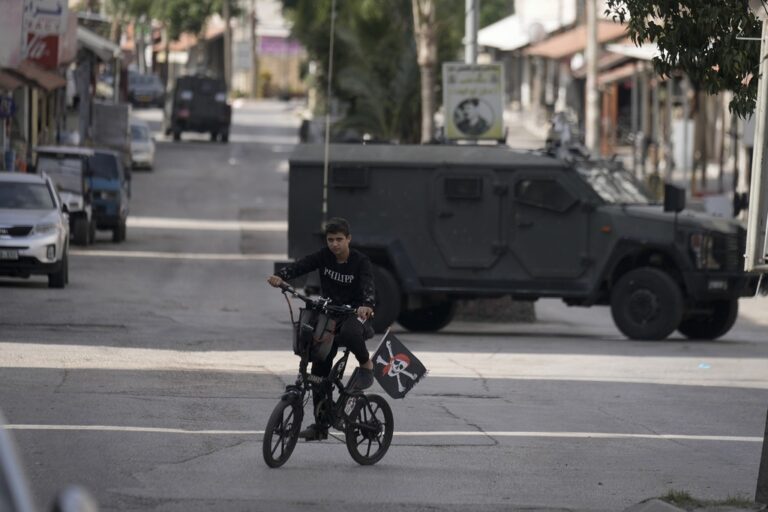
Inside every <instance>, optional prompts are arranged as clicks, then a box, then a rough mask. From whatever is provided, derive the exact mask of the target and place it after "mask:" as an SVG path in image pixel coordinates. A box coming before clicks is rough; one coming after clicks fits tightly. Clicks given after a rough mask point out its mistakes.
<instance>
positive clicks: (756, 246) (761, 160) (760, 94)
mask: <svg viewBox="0 0 768 512" xmlns="http://www.w3.org/2000/svg"><path fill="white" fill-rule="evenodd" d="M749 7H750V9H751V10H752V12H753V13H754V14H755V15H756V16H757V17H758V18H759V19H760V20H761V21H762V22H763V32H762V38H761V42H760V74H759V75H758V76H759V77H760V78H759V79H758V82H757V106H756V108H755V113H754V116H755V145H754V148H755V153H754V157H753V159H752V182H751V183H750V186H749V213H748V217H747V247H746V254H745V258H744V269H745V270H746V271H747V272H751V271H761V272H766V271H768V263H767V262H766V254H765V253H766V223H767V222H768V218H767V217H768V159H766V157H765V145H766V144H768V127H767V126H766V124H768V60H767V59H766V58H765V56H766V53H768V11H766V7H765V6H764V5H763V3H762V1H759V0H750V2H749Z"/></svg>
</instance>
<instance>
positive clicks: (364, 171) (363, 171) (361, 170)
mask: <svg viewBox="0 0 768 512" xmlns="http://www.w3.org/2000/svg"><path fill="white" fill-rule="evenodd" d="M369 179H370V169H368V168H367V167H333V168H332V169H331V184H332V185H333V186H334V187H336V188H367V187H368V183H369Z"/></svg>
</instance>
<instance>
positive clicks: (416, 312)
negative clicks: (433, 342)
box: [397, 300, 456, 332]
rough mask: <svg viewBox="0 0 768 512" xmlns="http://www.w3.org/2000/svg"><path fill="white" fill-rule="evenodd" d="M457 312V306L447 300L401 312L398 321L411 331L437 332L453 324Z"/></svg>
mask: <svg viewBox="0 0 768 512" xmlns="http://www.w3.org/2000/svg"><path fill="white" fill-rule="evenodd" d="M455 312H456V304H455V303H454V302H453V301H450V300H447V301H444V302H439V303H437V304H430V305H429V306H425V307H423V308H418V309H411V310H406V311H401V312H400V316H399V317H397V321H398V323H399V324H400V325H402V326H403V327H405V328H406V329H408V330H409V331H414V332H435V331H439V330H440V329H442V328H443V327H445V326H446V325H448V324H449V323H451V320H453V315H454V313H455Z"/></svg>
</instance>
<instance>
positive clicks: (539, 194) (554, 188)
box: [515, 179, 576, 212]
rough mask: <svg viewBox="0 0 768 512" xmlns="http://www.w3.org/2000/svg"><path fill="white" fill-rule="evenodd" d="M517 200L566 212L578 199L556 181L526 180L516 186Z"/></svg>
mask: <svg viewBox="0 0 768 512" xmlns="http://www.w3.org/2000/svg"><path fill="white" fill-rule="evenodd" d="M515 199H516V200H517V201H518V202H520V203H523V204H527V205H530V206H537V207H539V208H546V209H548V210H554V211H556V212H564V211H565V210H567V209H568V208H570V207H571V205H573V203H574V202H576V199H575V198H574V197H573V196H572V195H571V194H569V193H568V191H567V190H566V189H565V188H563V186H562V185H561V184H560V183H558V182H557V181H554V180H536V179H526V180H522V181H519V182H518V183H517V185H515Z"/></svg>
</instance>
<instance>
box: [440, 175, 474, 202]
mask: <svg viewBox="0 0 768 512" xmlns="http://www.w3.org/2000/svg"><path fill="white" fill-rule="evenodd" d="M445 197H447V198H448V199H482V197H483V179H482V178H474V177H473V178H469V177H468V178H445Z"/></svg>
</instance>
